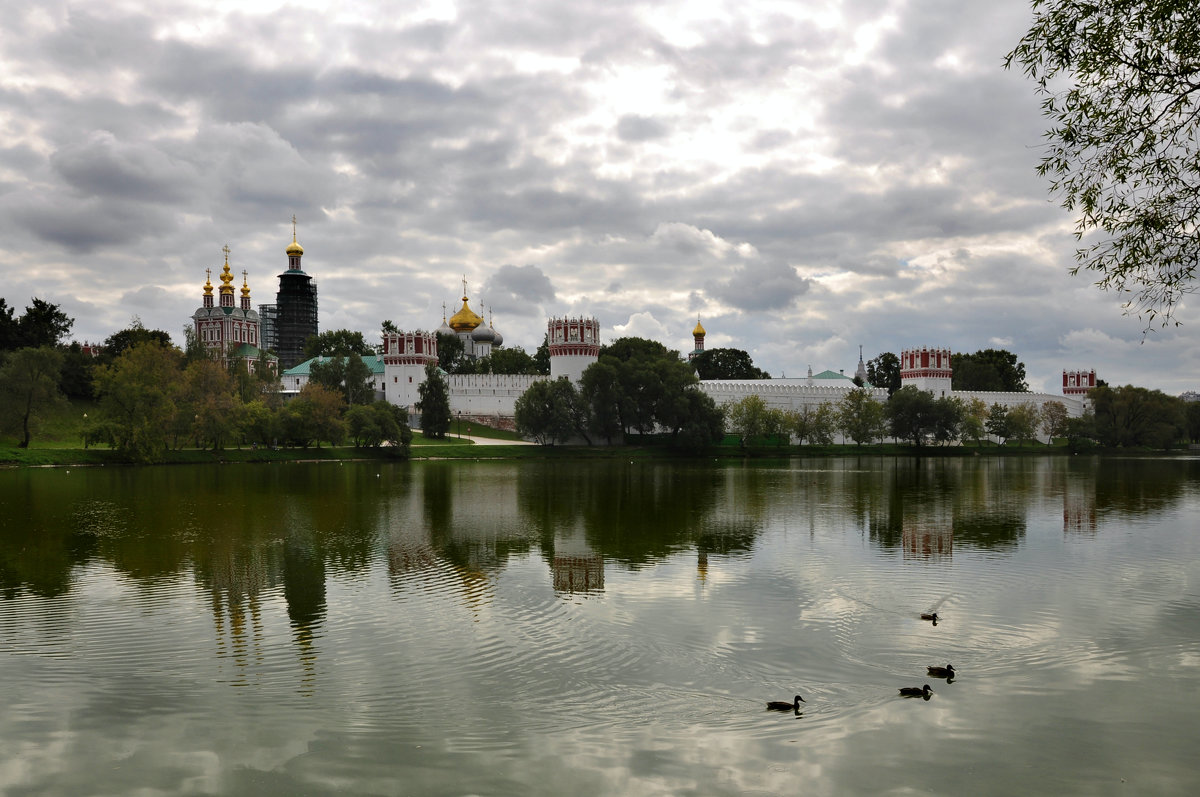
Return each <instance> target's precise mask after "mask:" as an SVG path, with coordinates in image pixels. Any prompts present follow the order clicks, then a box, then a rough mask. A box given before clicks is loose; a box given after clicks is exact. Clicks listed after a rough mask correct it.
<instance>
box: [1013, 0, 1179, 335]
mask: <svg viewBox="0 0 1200 797" xmlns="http://www.w3.org/2000/svg"><path fill="white" fill-rule="evenodd" d="M1033 10H1034V19H1033V24H1032V25H1031V26H1030V28H1029V30H1028V31H1027V32H1026V33H1025V35H1024V36H1023V37H1022V38H1021V40H1020V42H1018V44H1017V46H1016V47H1015V48H1014V49H1013V50H1012V52H1010V53H1009V54H1008V56H1007V58H1006V61H1005V64H1006V66H1008V67H1011V66H1012V65H1013V64H1017V65H1019V66H1020V68H1021V69H1022V71H1024V73H1025V74H1026V75H1027V76H1028V77H1030V78H1031V79H1033V80H1034V81H1035V82H1036V86H1037V92H1038V94H1039V95H1041V97H1042V114H1043V115H1044V116H1045V117H1046V118H1047V120H1048V121H1049V124H1050V128H1049V130H1047V131H1046V134H1045V138H1046V153H1045V154H1044V155H1043V157H1042V160H1041V163H1040V164H1039V166H1038V173H1039V174H1041V175H1042V176H1044V177H1048V178H1049V180H1050V190H1051V193H1053V194H1057V195H1059V197H1060V199H1061V203H1062V205H1063V207H1065V208H1066V209H1067V210H1068V211H1071V212H1072V213H1074V214H1076V223H1075V235H1076V238H1077V239H1079V240H1081V241H1082V240H1083V239H1084V238H1085V237H1086V238H1088V239H1089V243H1087V245H1086V246H1084V247H1082V248H1080V249H1079V250H1077V252H1076V266H1075V268H1074V269H1073V270H1072V273H1078V272H1079V269H1080V268H1083V269H1086V270H1089V271H1094V272H1096V273H1097V274H1099V275H1100V279H1099V280H1098V281H1097V282H1096V284H1097V285H1098V286H1099V287H1101V288H1103V289H1110V290H1118V291H1123V292H1129V293H1131V294H1132V296H1131V298H1130V299H1129V301H1128V302H1127V303H1126V309H1127V311H1133V312H1137V313H1138V314H1139V315H1142V314H1143V313H1145V314H1147V315H1148V317H1149V319H1150V320H1151V321H1153V320H1154V319H1155V318H1156V317H1157V316H1159V315H1161V316H1162V321H1163V323H1164V324H1165V323H1167V321H1168V320H1169V319H1170V318H1171V314H1172V312H1173V310H1174V309H1175V307H1176V305H1177V304H1178V303H1179V301H1180V300H1181V299H1182V297H1183V295H1184V294H1187V293H1190V292H1192V291H1194V290H1195V284H1194V279H1195V270H1196V262H1197V256H1198V254H1197V253H1200V158H1198V157H1197V155H1198V152H1197V146H1196V142H1197V133H1198V132H1200V130H1198V127H1200V113H1198V111H1200V94H1198V93H1197V89H1196V86H1197V79H1198V78H1200V47H1198V43H1200V15H1197V14H1196V12H1195V8H1194V6H1193V4H1191V3H1189V2H1183V1H1181V0H1090V2H1076V0H1033Z"/></svg>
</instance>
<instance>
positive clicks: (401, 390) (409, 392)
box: [383, 331, 438, 407]
mask: <svg viewBox="0 0 1200 797" xmlns="http://www.w3.org/2000/svg"><path fill="white" fill-rule="evenodd" d="M437 361H438V350H437V333H436V332H424V331H417V332H385V333H383V394H384V396H386V397H387V400H388V401H390V402H391V403H393V404H395V405H397V406H400V407H410V406H412V405H413V404H416V403H417V401H418V399H419V398H420V394H419V393H418V392H417V388H419V387H420V386H421V383H422V382H424V381H425V366H426V365H428V364H429V363H436V362H437Z"/></svg>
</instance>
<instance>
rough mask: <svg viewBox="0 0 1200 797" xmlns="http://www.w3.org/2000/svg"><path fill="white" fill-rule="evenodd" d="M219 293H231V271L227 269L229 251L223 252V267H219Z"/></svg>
mask: <svg viewBox="0 0 1200 797" xmlns="http://www.w3.org/2000/svg"><path fill="white" fill-rule="evenodd" d="M221 293H233V272H232V271H230V270H229V253H228V252H226V253H225V268H223V269H221Z"/></svg>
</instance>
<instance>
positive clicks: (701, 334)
mask: <svg viewBox="0 0 1200 797" xmlns="http://www.w3.org/2000/svg"><path fill="white" fill-rule="evenodd" d="M706 334H708V333H706V332H705V331H704V327H702V326H700V318H699V317H697V318H696V328H695V329H693V330H692V336H693V337H696V338H702V337H704V336H705V335H706Z"/></svg>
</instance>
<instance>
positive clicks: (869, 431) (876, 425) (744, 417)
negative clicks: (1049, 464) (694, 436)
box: [726, 385, 1200, 450]
mask: <svg viewBox="0 0 1200 797" xmlns="http://www.w3.org/2000/svg"><path fill="white" fill-rule="evenodd" d="M1088 395H1089V398H1090V399H1091V402H1092V407H1090V408H1088V409H1087V410H1086V411H1085V412H1084V414H1083V415H1082V416H1081V417H1078V418H1071V417H1069V415H1068V412H1067V408H1066V405H1064V404H1063V403H1062V402H1060V401H1048V402H1046V403H1044V404H1042V405H1041V406H1038V405H1037V404H1035V403H1033V402H1025V403H1021V404H1017V405H1015V406H1006V405H1004V404H1000V403H993V404H991V405H989V404H987V403H986V402H985V401H983V400H982V399H980V398H977V397H974V398H970V399H965V400H964V399H962V398H959V397H956V396H946V397H942V398H935V397H934V396H933V394H932V393H929V392H927V391H924V390H919V389H917V388H915V387H911V386H909V387H903V388H900V389H899V390H897V391H896V392H895V393H893V394H892V395H891V397H890V398H888V399H887V401H878V400H876V399H875V398H874V397H872V396H871V394H870V392H869V391H867V390H865V389H855V390H851V391H849V392H848V393H847V394H846V395H845V397H844V398H843V399H842V400H841V401H838V402H827V403H824V404H821V405H818V406H815V407H804V408H802V409H799V410H782V409H778V408H773V407H769V406H767V403H766V402H765V401H764V400H763V399H762V398H761V397H759V396H747V397H746V398H744V399H742V400H741V401H738V402H736V403H733V404H730V405H728V406H727V407H726V416H727V418H728V428H729V430H730V431H731V432H732V433H734V434H736V435H738V436H739V437H740V438H741V440H742V441H743V443H746V442H749V441H751V440H766V439H774V440H775V441H776V442H778V443H779V444H780V445H782V444H784V443H786V442H789V441H790V440H791V439H796V440H799V441H800V442H801V443H807V444H810V445H830V444H832V443H833V442H834V439H835V436H836V435H838V434H841V435H842V436H843V437H844V438H845V439H847V440H852V441H853V442H854V443H856V444H858V445H866V444H869V443H880V442H883V441H884V440H885V439H888V438H892V439H895V440H902V441H905V442H907V443H911V444H912V445H914V446H924V445H950V444H952V443H959V442H972V443H974V444H976V445H978V444H980V443H981V442H982V441H984V440H985V439H987V440H995V441H996V442H998V443H1000V444H1002V445H1003V444H1006V443H1009V442H1015V443H1016V444H1017V445H1023V444H1025V443H1027V442H1031V441H1033V440H1035V439H1037V438H1038V437H1039V435H1040V436H1044V437H1047V438H1051V439H1053V438H1058V439H1066V441H1067V444H1068V446H1070V447H1071V448H1072V449H1073V450H1080V449H1085V448H1089V447H1092V446H1097V445H1099V446H1103V447H1105V448H1151V449H1169V448H1171V447H1172V446H1175V445H1177V444H1179V443H1181V442H1184V441H1192V442H1196V441H1200V402H1185V401H1183V400H1182V399H1180V398H1176V397H1174V396H1168V395H1166V394H1165V393H1162V392H1161V391H1158V390H1148V389H1146V388H1142V387H1134V386H1132V385H1126V386H1124V387H1118V388H1110V387H1107V386H1105V387H1098V388H1095V389H1093V390H1092V391H1091V392H1090V393H1089V394H1088Z"/></svg>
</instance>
